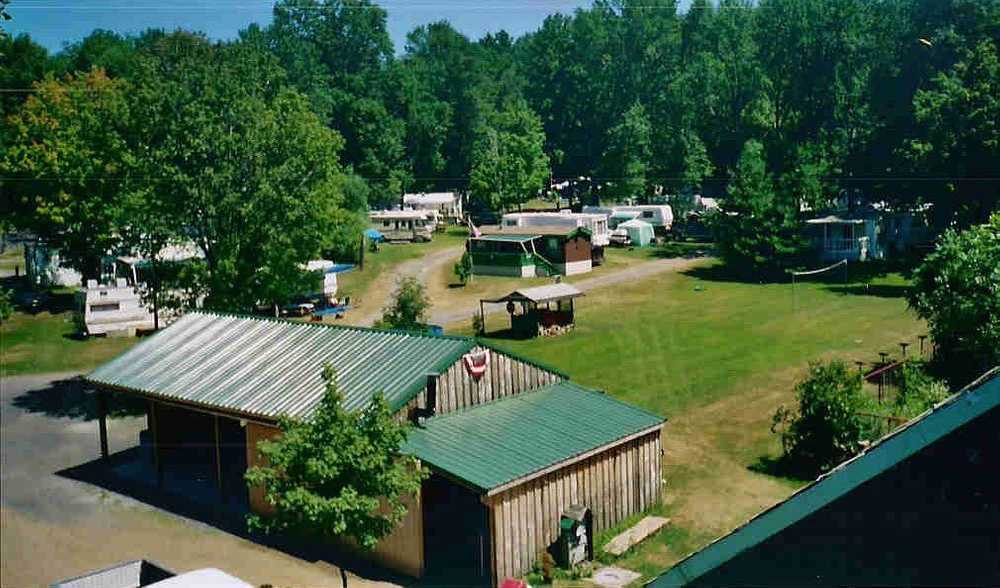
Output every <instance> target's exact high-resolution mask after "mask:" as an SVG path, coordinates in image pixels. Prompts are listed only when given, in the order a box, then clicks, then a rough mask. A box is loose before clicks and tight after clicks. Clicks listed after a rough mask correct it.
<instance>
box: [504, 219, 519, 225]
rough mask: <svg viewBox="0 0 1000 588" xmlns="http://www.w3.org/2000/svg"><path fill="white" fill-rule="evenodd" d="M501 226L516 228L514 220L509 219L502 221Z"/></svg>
mask: <svg viewBox="0 0 1000 588" xmlns="http://www.w3.org/2000/svg"><path fill="white" fill-rule="evenodd" d="M503 224H505V225H507V226H508V227H516V226H517V221H516V220H514V219H510V218H509V219H507V220H505V221H503Z"/></svg>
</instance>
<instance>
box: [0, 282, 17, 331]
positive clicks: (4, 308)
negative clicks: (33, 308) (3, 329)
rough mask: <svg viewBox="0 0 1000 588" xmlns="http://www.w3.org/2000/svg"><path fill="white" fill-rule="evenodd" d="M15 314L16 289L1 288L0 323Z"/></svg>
mask: <svg viewBox="0 0 1000 588" xmlns="http://www.w3.org/2000/svg"><path fill="white" fill-rule="evenodd" d="M12 314H14V291H13V290H8V289H6V288H0V323H2V322H4V321H6V320H7V319H9V318H10V317H11V315H12Z"/></svg>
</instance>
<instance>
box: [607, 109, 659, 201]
mask: <svg viewBox="0 0 1000 588" xmlns="http://www.w3.org/2000/svg"><path fill="white" fill-rule="evenodd" d="M649 126H650V125H649V118H647V116H646V110H645V109H644V108H643V107H642V105H641V104H633V105H632V106H631V107H630V108H629V109H628V110H627V111H625V114H624V115H623V116H622V120H621V122H620V123H619V124H617V125H615V126H614V127H612V128H611V130H610V131H608V146H607V149H606V150H605V152H604V157H603V160H602V162H601V171H600V182H601V183H602V184H605V186H606V187H605V188H604V189H602V195H605V196H606V197H607V198H609V199H611V200H612V201H622V200H624V199H626V198H639V199H642V198H644V197H645V196H646V187H647V180H646V173H647V172H648V170H649V157H650V146H649V143H650V136H649V135H650V129H649Z"/></svg>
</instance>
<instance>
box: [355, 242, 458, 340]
mask: <svg viewBox="0 0 1000 588" xmlns="http://www.w3.org/2000/svg"><path fill="white" fill-rule="evenodd" d="M461 255H462V248H461V245H457V246H455V247H448V248H447V249H442V250H440V251H435V252H434V253H431V254H430V255H427V256H426V257H421V258H418V259H411V260H409V261H405V262H403V263H401V264H399V266H397V267H396V268H395V271H392V272H387V273H384V274H382V275H380V276H379V277H377V278H376V279H375V282H374V283H373V284H372V285H371V286H370V287H369V289H368V291H369V292H371V293H373V294H375V296H374V297H373V299H371V300H366V301H364V302H362V303H361V304H360V305H359V307H357V308H355V311H354V313H353V316H351V317H350V320H349V322H350V323H351V324H354V325H359V326H363V327H370V326H372V325H373V324H374V323H375V321H377V320H378V319H379V318H380V317H381V316H382V309H383V308H385V307H386V306H388V305H389V303H390V302H391V301H392V294H393V292H395V290H396V282H397V281H398V280H400V279H402V278H404V277H409V276H413V277H416V278H417V279H418V280H420V282H421V283H423V284H425V285H426V284H427V278H428V277H429V276H430V275H432V274H433V273H434V271H435V270H436V269H437V268H439V267H441V266H442V265H450V264H453V263H455V260H456V259H458V258H459V257H460V256H461Z"/></svg>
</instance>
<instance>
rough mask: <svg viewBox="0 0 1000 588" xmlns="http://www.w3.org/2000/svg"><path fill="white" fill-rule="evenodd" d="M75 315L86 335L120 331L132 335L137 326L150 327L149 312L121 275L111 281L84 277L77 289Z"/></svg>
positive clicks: (152, 324) (152, 323)
mask: <svg viewBox="0 0 1000 588" xmlns="http://www.w3.org/2000/svg"><path fill="white" fill-rule="evenodd" d="M77 304H78V308H79V313H80V314H79V319H80V323H81V326H82V328H83V332H84V333H85V334H87V335H109V334H122V335H129V336H135V333H136V331H138V330H151V329H153V328H154V321H153V315H152V313H150V312H149V310H148V309H147V308H146V306H145V305H144V304H143V303H142V300H141V299H140V298H139V294H138V293H137V292H136V289H135V288H133V287H132V286H129V285H128V284H127V283H126V281H125V278H117V279H116V280H115V283H114V284H113V285H110V284H109V285H100V284H98V283H97V280H87V287H86V288H82V289H81V290H79V291H78V292H77Z"/></svg>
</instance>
